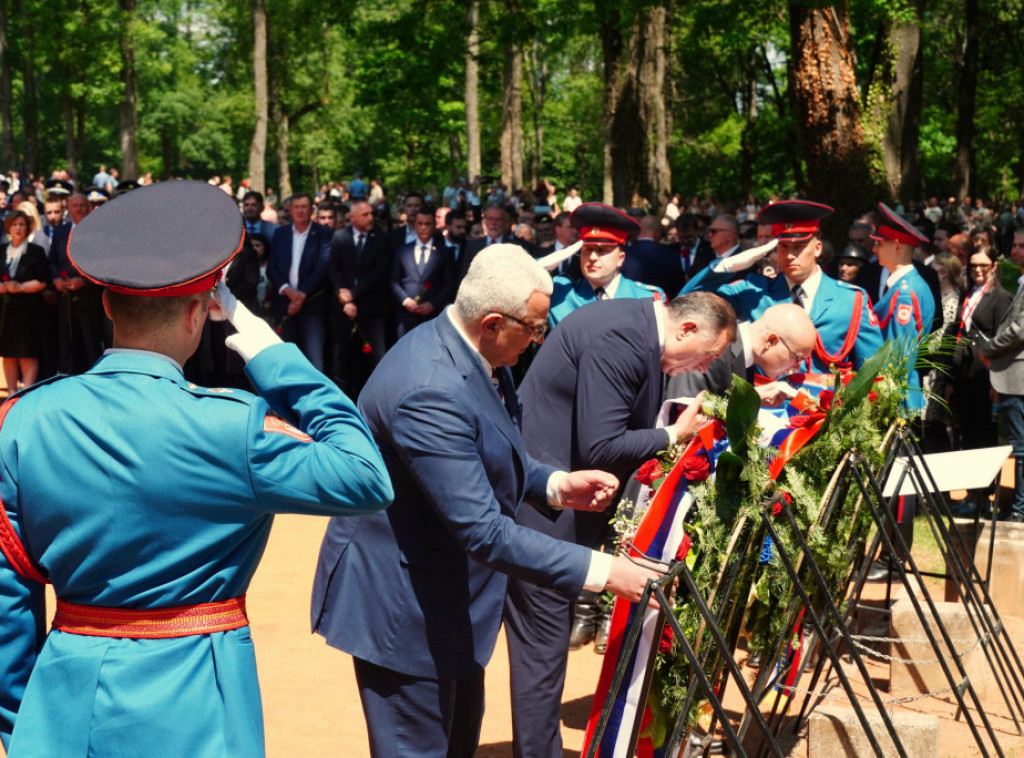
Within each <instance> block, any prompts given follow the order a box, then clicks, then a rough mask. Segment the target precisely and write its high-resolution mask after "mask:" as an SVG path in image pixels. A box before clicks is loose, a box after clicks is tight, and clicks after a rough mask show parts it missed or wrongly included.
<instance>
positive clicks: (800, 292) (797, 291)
mask: <svg viewBox="0 0 1024 758" xmlns="http://www.w3.org/2000/svg"><path fill="white" fill-rule="evenodd" d="M790 293H791V294H792V295H793V302H794V303H795V304H796V305H799V306H800V307H801V308H803V307H804V288H803V287H801V286H800V285H799V284H798V285H796V286H795V287H793V289H792V290H790Z"/></svg>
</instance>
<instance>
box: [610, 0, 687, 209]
mask: <svg viewBox="0 0 1024 758" xmlns="http://www.w3.org/2000/svg"><path fill="white" fill-rule="evenodd" d="M620 8H621V10H620ZM595 10H596V12H597V17H598V19H599V20H600V35H601V49H602V52H603V54H604V99H605V100H604V107H605V115H604V119H605V148H604V152H605V176H604V201H605V202H606V203H611V204H613V205H619V206H640V207H644V206H647V205H650V204H653V203H658V202H660V201H661V198H662V197H663V196H667V193H668V192H669V190H670V187H671V175H670V174H669V173H668V160H667V153H666V149H667V144H666V143H667V141H668V140H667V131H668V126H667V121H666V115H665V111H664V108H663V106H662V103H663V100H664V87H665V64H664V52H663V51H664V46H665V19H666V11H665V7H664V5H661V4H654V5H651V6H650V7H647V8H638V7H634V6H630V5H628V4H627V5H624V6H618V7H616V6H615V5H614V4H613V3H611V2H609V0H595ZM659 55H660V56H661V57H660V59H659Z"/></svg>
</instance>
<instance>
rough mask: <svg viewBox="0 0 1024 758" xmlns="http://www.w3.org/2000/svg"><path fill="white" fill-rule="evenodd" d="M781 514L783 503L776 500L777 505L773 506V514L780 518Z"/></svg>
mask: <svg viewBox="0 0 1024 758" xmlns="http://www.w3.org/2000/svg"><path fill="white" fill-rule="evenodd" d="M781 515H782V503H778V502H776V503H775V505H773V506H772V516H773V517H775V518H778V517H779V516H781Z"/></svg>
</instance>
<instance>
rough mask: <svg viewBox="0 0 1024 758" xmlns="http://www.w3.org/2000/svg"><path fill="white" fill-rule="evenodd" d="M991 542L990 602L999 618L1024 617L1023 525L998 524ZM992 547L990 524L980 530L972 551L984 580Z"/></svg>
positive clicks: (1001, 522)
mask: <svg viewBox="0 0 1024 758" xmlns="http://www.w3.org/2000/svg"><path fill="white" fill-rule="evenodd" d="M994 542H995V551H994V552H993V554H992V576H993V580H992V581H991V582H989V583H988V591H989V594H990V595H991V596H992V602H993V603H994V604H995V607H996V609H997V610H998V611H999V615H1000V616H1004V615H1005V616H1020V615H1024V524H1018V523H1014V522H1008V521H997V522H996V537H995V540H994ZM992 543H993V540H992V525H991V522H989V523H988V524H986V526H985V528H984V529H982V530H981V534H980V535H979V536H978V546H977V548H975V550H974V562H975V563H976V564H977V565H978V571H979V572H980V573H981V575H982V577H986V578H987V573H986V571H987V568H988V553H989V549H990V546H991V545H992Z"/></svg>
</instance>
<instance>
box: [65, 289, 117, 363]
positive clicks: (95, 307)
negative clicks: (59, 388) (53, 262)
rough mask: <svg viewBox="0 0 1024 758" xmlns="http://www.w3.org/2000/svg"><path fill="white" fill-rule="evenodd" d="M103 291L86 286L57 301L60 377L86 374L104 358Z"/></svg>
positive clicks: (66, 294)
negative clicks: (62, 375)
mask: <svg viewBox="0 0 1024 758" xmlns="http://www.w3.org/2000/svg"><path fill="white" fill-rule="evenodd" d="M102 292H103V291H102V290H101V289H100V288H99V287H95V286H86V287H83V288H82V289H80V290H77V291H75V292H69V293H65V294H62V295H61V296H60V297H59V299H58V300H57V369H58V370H59V371H60V373H62V374H81V373H82V372H83V371H88V370H89V369H90V368H92V365H93V364H94V363H95V362H96V361H97V360H99V357H100V356H101V355H102V354H103V344H104V321H105V320H106V317H105V316H104V315H103V301H102Z"/></svg>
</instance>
